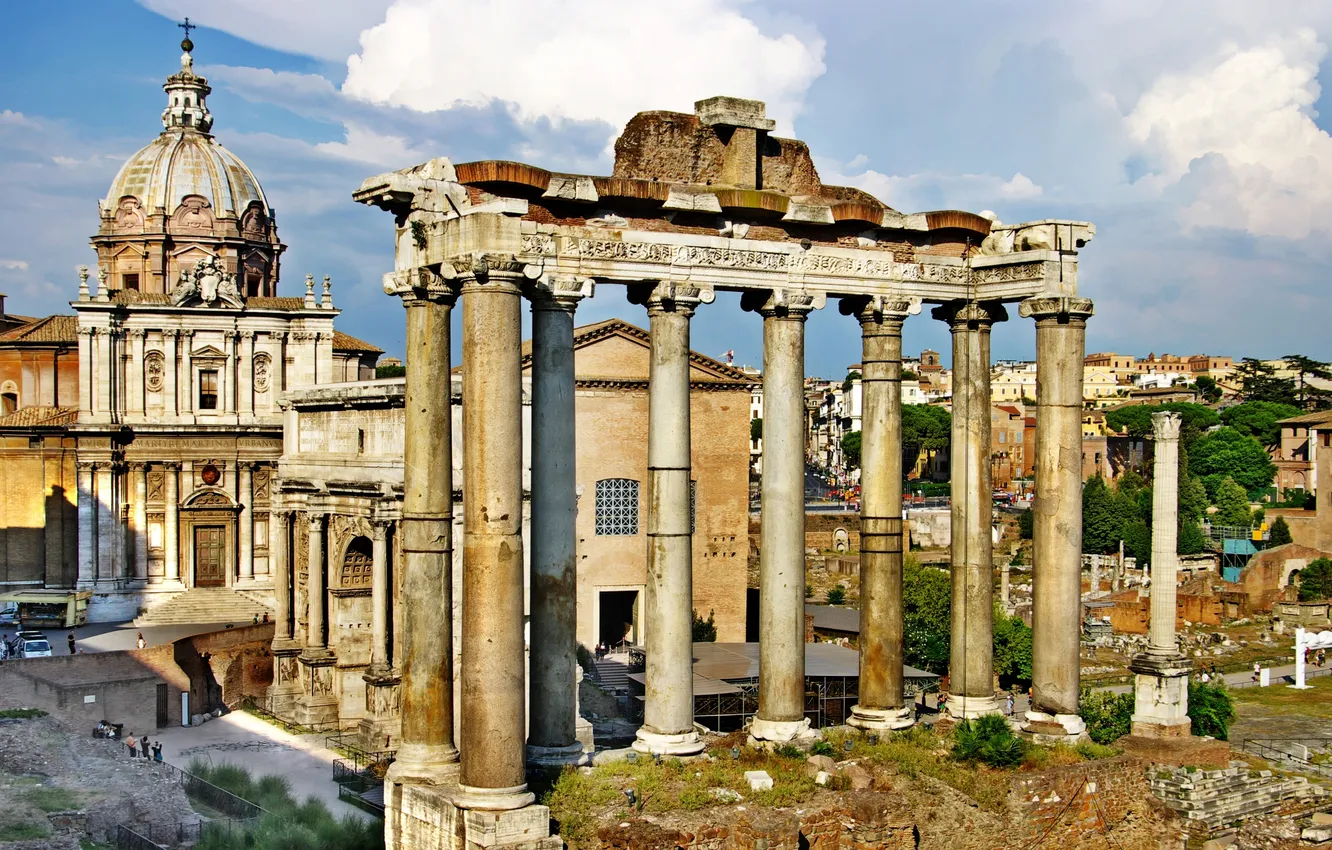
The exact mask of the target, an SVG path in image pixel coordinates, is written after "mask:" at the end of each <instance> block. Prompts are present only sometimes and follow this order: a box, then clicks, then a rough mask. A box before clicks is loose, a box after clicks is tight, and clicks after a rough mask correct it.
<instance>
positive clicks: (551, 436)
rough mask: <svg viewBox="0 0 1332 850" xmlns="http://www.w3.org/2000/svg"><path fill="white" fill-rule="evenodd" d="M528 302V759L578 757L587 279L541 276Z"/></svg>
mask: <svg viewBox="0 0 1332 850" xmlns="http://www.w3.org/2000/svg"><path fill="white" fill-rule="evenodd" d="M527 294H528V297H529V298H530V299H531V302H532V440H531V444H532V525H531V528H532V540H531V543H530V546H531V558H532V564H531V573H532V581H531V598H532V613H531V642H530V645H531V651H530V659H529V661H530V663H529V669H530V670H531V676H532V681H531V682H530V684H529V687H528V702H527V710H528V732H527V751H528V757H529V758H531V759H533V760H536V761H559V760H564V759H568V758H571V757H576V756H579V755H581V754H582V752H583V745H582V744H581V743H579V741H578V738H577V730H576V721H577V715H578V691H577V687H578V685H577V681H576V680H577V667H578V660H577V654H576V652H575V646H576V643H577V640H578V638H577V625H578V622H577V621H578V605H577V600H578V563H577V561H578V529H577V518H578V495H577V493H576V489H577V481H576V479H575V475H574V473H575V468H576V461H577V457H578V454H577V446H576V443H575V432H576V426H575V422H574V350H573V328H574V310H575V309H576V308H577V306H578V302H579V301H581V300H582V299H583V298H585V297H589V296H591V295H592V281H590V280H577V279H543V280H538V281H536V282H534V283H533V284H532V285H530V286H529V287H528V290H527Z"/></svg>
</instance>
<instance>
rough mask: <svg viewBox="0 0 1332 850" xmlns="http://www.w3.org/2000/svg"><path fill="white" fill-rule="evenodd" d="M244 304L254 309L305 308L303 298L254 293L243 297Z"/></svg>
mask: <svg viewBox="0 0 1332 850" xmlns="http://www.w3.org/2000/svg"><path fill="white" fill-rule="evenodd" d="M245 306H247V307H253V308H255V309H256V310H301V309H304V308H305V299H304V298H279V297H277V296H261V295H256V296H254V297H253V298H247V299H245Z"/></svg>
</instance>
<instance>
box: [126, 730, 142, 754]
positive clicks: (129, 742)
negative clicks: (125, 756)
mask: <svg viewBox="0 0 1332 850" xmlns="http://www.w3.org/2000/svg"><path fill="white" fill-rule="evenodd" d="M125 746H127V747H129V754H130V758H134V757H135V756H137V755H138V753H137V752H135V751H136V750H137V749H138V748H139V742H138V741H137V740H136V739H135V738H134V733H133V732H131V733H129V735H128V736H127V737H126V738H125Z"/></svg>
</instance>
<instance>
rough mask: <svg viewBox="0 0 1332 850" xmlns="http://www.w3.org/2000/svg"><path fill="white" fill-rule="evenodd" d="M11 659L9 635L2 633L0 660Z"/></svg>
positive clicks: (0, 637) (0, 636)
mask: <svg viewBox="0 0 1332 850" xmlns="http://www.w3.org/2000/svg"><path fill="white" fill-rule="evenodd" d="M8 660H9V635H5V634H0V661H8Z"/></svg>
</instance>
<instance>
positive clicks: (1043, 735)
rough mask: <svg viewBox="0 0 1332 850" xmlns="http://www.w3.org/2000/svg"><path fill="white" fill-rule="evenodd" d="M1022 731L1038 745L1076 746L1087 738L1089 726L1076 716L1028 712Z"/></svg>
mask: <svg viewBox="0 0 1332 850" xmlns="http://www.w3.org/2000/svg"><path fill="white" fill-rule="evenodd" d="M1022 731H1023V732H1026V733H1027V734H1029V735H1031V737H1032V738H1033V739H1034V740H1035V741H1036V743H1038V744H1056V743H1065V744H1075V743H1077V742H1078V741H1081V740H1083V739H1085V738H1086V737H1087V724H1086V723H1084V722H1083V720H1082V718H1081V717H1079V716H1078V715H1076V714H1046V713H1045V712H1044V711H1028V712H1027V714H1026V721H1025V722H1024V723H1023V724H1022Z"/></svg>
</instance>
